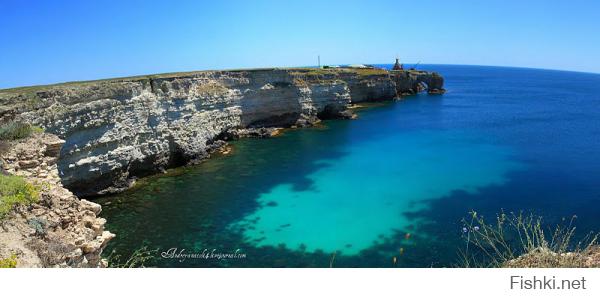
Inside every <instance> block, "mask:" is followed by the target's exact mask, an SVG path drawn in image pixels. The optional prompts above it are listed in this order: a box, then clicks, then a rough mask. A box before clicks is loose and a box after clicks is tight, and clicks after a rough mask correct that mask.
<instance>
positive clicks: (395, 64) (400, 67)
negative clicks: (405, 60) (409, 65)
mask: <svg viewBox="0 0 600 298" xmlns="http://www.w3.org/2000/svg"><path fill="white" fill-rule="evenodd" d="M392 70H404V67H403V66H402V64H400V59H399V58H398V57H396V63H394V67H393V68H392Z"/></svg>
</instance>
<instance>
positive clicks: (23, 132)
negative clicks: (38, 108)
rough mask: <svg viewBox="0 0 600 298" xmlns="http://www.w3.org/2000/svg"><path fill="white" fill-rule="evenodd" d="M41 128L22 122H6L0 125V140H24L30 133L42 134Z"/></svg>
mask: <svg viewBox="0 0 600 298" xmlns="http://www.w3.org/2000/svg"><path fill="white" fill-rule="evenodd" d="M43 131H44V129H42V128H41V127H37V126H33V125H30V124H27V123H22V122H8V123H5V124H2V125H0V140H4V141H11V140H18V139H24V138H26V137H29V136H30V135H31V134H32V133H38V132H43Z"/></svg>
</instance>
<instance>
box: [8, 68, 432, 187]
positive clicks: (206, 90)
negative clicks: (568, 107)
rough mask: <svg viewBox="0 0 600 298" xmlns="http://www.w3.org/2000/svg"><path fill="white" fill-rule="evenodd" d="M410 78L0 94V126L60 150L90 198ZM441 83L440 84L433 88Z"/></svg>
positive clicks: (316, 77) (169, 79)
mask: <svg viewBox="0 0 600 298" xmlns="http://www.w3.org/2000/svg"><path fill="white" fill-rule="evenodd" d="M417 80H423V78H419V77H418V76H417V75H411V74H408V72H407V75H398V73H396V74H390V72H387V71H385V70H377V69H375V70H373V69H368V70H348V69H338V70H319V69H307V68H304V69H260V70H246V71H205V72H195V73H184V74H170V75H155V76H147V77H136V78H127V79H114V80H105V81H94V82H81V83H76V84H64V85H55V86H51V87H48V88H42V89H35V90H30V89H27V90H21V91H19V90H17V91H15V92H12V93H6V92H4V93H2V92H0V101H2V102H5V103H7V105H6V106H5V107H3V108H2V109H0V118H7V117H12V118H15V119H17V120H20V121H25V122H28V123H32V124H35V125H39V126H41V127H43V128H45V129H46V131H48V132H51V133H54V134H56V135H58V136H60V137H61V138H63V139H65V140H66V143H65V145H64V146H63V148H62V150H61V153H60V159H59V161H58V171H59V174H60V177H61V178H62V182H63V184H64V185H65V186H66V187H67V188H69V189H70V190H71V191H73V192H74V193H75V194H77V195H82V196H93V195H102V194H107V193H111V192H117V191H120V190H122V189H125V188H127V187H129V185H130V184H131V182H132V181H133V180H134V178H135V177H141V176H145V175H148V174H151V173H155V172H158V171H162V170H164V169H165V168H168V167H174V166H179V165H183V164H185V163H186V162H188V161H190V160H194V159H202V158H205V157H207V156H208V155H209V154H210V152H211V151H213V150H214V149H216V148H217V147H219V146H220V145H221V144H222V142H220V141H219V140H220V139H221V138H222V137H223V136H224V135H226V134H227V133H228V131H230V130H232V129H241V128H247V127H256V128H260V127H289V126H306V125H311V124H312V123H314V122H316V121H318V120H319V118H332V117H333V118H335V117H343V118H348V117H347V116H348V114H347V107H348V105H349V104H350V103H353V102H362V101H375V100H390V99H394V98H397V97H398V96H399V95H401V94H406V93H415V92H418V91H419V89H418V88H417V87H418V86H419V85H418V84H417ZM442 83H443V82H442Z"/></svg>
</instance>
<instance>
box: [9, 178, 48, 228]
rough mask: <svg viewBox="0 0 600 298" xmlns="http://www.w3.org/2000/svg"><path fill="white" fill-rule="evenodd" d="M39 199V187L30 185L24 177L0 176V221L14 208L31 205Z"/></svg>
mask: <svg viewBox="0 0 600 298" xmlns="http://www.w3.org/2000/svg"><path fill="white" fill-rule="evenodd" d="M39 198H40V193H39V187H37V186H34V185H32V184H30V183H28V182H27V181H25V179H23V177H19V176H12V175H3V174H0V219H3V218H4V217H5V216H6V215H7V214H8V213H9V212H10V211H11V210H12V208H13V207H14V206H16V205H19V204H21V205H29V204H31V203H35V202H37V201H38V200H39Z"/></svg>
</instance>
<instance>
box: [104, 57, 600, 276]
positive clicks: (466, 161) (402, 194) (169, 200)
mask: <svg viewBox="0 0 600 298" xmlns="http://www.w3.org/2000/svg"><path fill="white" fill-rule="evenodd" d="M387 67H389V66H387ZM422 68H423V69H427V70H434V71H438V72H440V73H441V74H442V75H443V76H444V78H445V82H446V85H445V87H446V89H447V90H448V93H446V94H445V95H442V96H433V95H432V96H428V95H425V94H423V95H418V96H413V97H409V98H406V99H405V100H403V101H398V102H388V103H384V104H379V105H377V106H374V107H371V108H368V109H364V110H361V111H360V112H359V116H360V118H359V119H357V120H354V121H344V120H340V121H326V122H324V126H323V127H318V128H309V129H299V130H290V131H286V132H285V133H284V134H283V135H282V136H281V137H277V138H272V139H244V140H240V141H236V142H234V143H233V146H234V147H233V148H234V149H233V154H231V155H228V156H218V157H215V158H212V159H210V160H208V161H206V162H204V163H202V164H200V165H198V166H194V167H188V168H184V169H177V170H174V171H171V173H170V174H168V175H162V176H155V177H150V178H146V179H144V180H143V181H142V182H141V183H140V186H139V187H137V188H135V189H133V190H131V191H128V192H125V193H123V194H120V195H117V196H112V197H106V198H102V199H101V200H99V202H100V203H101V204H102V205H103V212H102V216H103V217H105V218H106V219H107V220H108V224H107V227H108V229H109V230H110V231H112V232H114V233H116V234H117V238H115V239H114V240H113V241H112V242H111V244H110V245H109V247H108V250H107V251H112V250H115V251H116V253H117V254H120V255H123V256H128V255H130V254H131V253H132V252H133V251H134V250H136V249H138V248H140V247H142V246H147V247H149V248H152V249H158V251H166V250H168V249H170V248H177V249H178V251H180V250H181V249H184V250H185V252H186V253H202V252H203V251H205V249H206V250H207V252H211V251H214V253H232V252H235V251H236V250H237V251H238V254H245V257H243V258H224V259H215V258H212V259H211V258H187V259H172V258H162V257H161V256H160V254H159V253H157V258H156V259H155V260H154V261H153V262H152V264H150V265H152V266H161V267H328V266H330V262H331V261H332V255H333V254H334V253H335V258H333V265H334V266H335V267H392V266H394V264H393V262H392V258H393V257H396V258H397V264H396V265H395V266H398V267H430V266H434V267H443V266H456V265H459V263H460V259H459V257H458V252H459V250H460V249H461V248H464V246H465V242H464V240H463V239H462V237H461V233H462V232H461V229H462V224H461V219H463V218H465V217H467V216H468V212H469V211H471V210H475V211H477V212H478V213H479V214H483V215H485V216H487V217H492V216H494V215H495V214H497V213H498V212H501V211H502V210H504V211H505V212H510V211H521V210H522V211H526V212H533V213H535V214H537V215H540V216H543V218H544V220H545V222H546V223H548V224H556V223H560V222H561V221H562V220H563V218H570V217H571V216H573V215H577V221H576V224H577V227H578V230H579V231H582V232H583V231H585V232H587V231H590V230H595V231H598V230H600V95H599V94H600V75H594V74H585V73H574V72H561V71H550V70H534V69H518V68H497V67H478V66H445V65H426V66H422ZM407 234H410V235H407Z"/></svg>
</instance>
